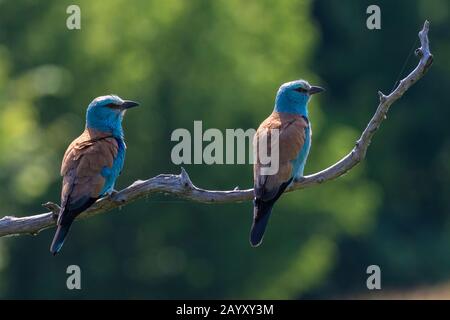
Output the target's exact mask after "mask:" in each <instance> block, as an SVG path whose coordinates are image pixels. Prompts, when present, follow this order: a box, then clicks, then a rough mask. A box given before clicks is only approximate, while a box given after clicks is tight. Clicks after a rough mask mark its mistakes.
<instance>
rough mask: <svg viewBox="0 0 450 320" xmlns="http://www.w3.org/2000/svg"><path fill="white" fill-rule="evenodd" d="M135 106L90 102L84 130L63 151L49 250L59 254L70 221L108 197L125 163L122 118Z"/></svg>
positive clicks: (108, 99) (109, 99) (114, 99)
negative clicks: (57, 206) (56, 214)
mask: <svg viewBox="0 0 450 320" xmlns="http://www.w3.org/2000/svg"><path fill="white" fill-rule="evenodd" d="M137 105H138V103H137V102H134V101H129V100H122V99H121V98H120V97H118V96H115V95H109V96H102V97H98V98H96V99H94V100H93V101H92V102H91V103H90V104H89V106H88V108H87V112H86V128H85V130H84V132H83V133H82V134H81V135H80V136H79V137H78V138H77V139H75V140H74V141H73V142H72V143H71V144H70V145H69V147H68V148H67V150H66V153H65V154H64V158H63V161H62V165H61V175H62V177H63V183H62V191H61V210H60V213H59V217H58V222H57V230H56V233H55V236H54V238H53V241H52V244H51V246H50V251H51V252H52V253H53V254H56V253H58V252H59V251H60V250H61V247H62V245H63V244H64V240H65V238H66V236H67V233H68V232H69V229H70V226H71V225H72V222H73V220H74V219H75V218H76V216H77V215H79V214H80V213H81V212H83V211H84V210H86V209H87V208H89V207H90V206H91V205H92V204H93V203H94V202H95V201H96V200H97V199H99V198H101V197H103V196H105V195H106V194H108V193H111V192H112V191H113V189H114V184H115V182H116V179H117V177H118V176H119V174H120V172H121V171H122V168H123V164H124V161H125V150H126V145H125V141H124V134H123V129H122V120H123V116H124V114H125V112H126V110H128V109H129V108H132V107H135V106H137Z"/></svg>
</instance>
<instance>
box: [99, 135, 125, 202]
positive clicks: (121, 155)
mask: <svg viewBox="0 0 450 320" xmlns="http://www.w3.org/2000/svg"><path fill="white" fill-rule="evenodd" d="M116 141H117V144H118V147H119V148H118V151H117V156H116V158H115V159H114V162H113V165H112V167H111V168H109V167H104V168H103V169H102V172H101V174H102V176H103V177H104V178H105V185H104V186H103V189H102V191H101V192H100V196H101V197H102V196H104V195H105V194H107V193H110V192H111V191H112V190H113V189H114V185H115V183H116V179H117V177H118V176H119V175H120V172H121V171H122V168H123V164H124V162H125V150H126V146H125V142H124V141H123V139H121V138H116Z"/></svg>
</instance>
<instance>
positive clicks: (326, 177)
mask: <svg viewBox="0 0 450 320" xmlns="http://www.w3.org/2000/svg"><path fill="white" fill-rule="evenodd" d="M428 30H429V22H428V21H425V23H424V25H423V28H422V30H421V31H420V32H419V39H420V43H421V47H420V48H418V49H417V50H416V55H417V56H418V57H419V58H420V61H419V64H418V65H417V66H416V68H415V69H414V70H413V71H411V73H410V74H409V75H408V76H407V77H406V78H404V79H403V80H401V81H400V83H399V85H398V86H397V87H396V88H395V89H394V91H392V92H391V93H390V94H389V95H387V96H386V95H384V94H383V93H382V92H380V91H379V92H378V95H379V98H380V102H379V105H378V108H377V110H376V112H375V114H374V115H373V117H372V119H371V120H370V121H369V124H368V125H367V127H366V129H365V130H364V131H363V133H362V134H361V137H360V138H359V139H358V141H357V142H356V145H355V147H354V148H353V150H351V152H350V153H349V154H347V155H346V156H345V157H344V158H342V159H341V160H340V161H338V162H337V163H335V164H333V165H332V166H330V167H328V168H326V169H324V170H322V171H320V172H317V173H315V174H312V175H309V176H305V177H303V178H302V179H301V180H300V181H296V182H295V183H294V184H293V185H292V186H291V187H290V188H289V190H287V191H288V192H290V191H294V190H298V189H303V188H308V187H312V186H315V185H318V184H321V183H323V182H326V181H330V180H333V179H336V178H337V177H339V176H341V175H343V174H345V173H346V172H348V171H349V170H350V169H352V168H353V167H354V166H356V165H357V164H358V163H359V162H360V161H361V160H363V159H364V157H365V156H366V152H367V148H368V147H369V145H370V142H371V140H372V138H373V136H374V134H375V132H376V131H377V130H378V128H379V127H380V125H381V122H383V120H384V119H385V118H386V114H387V112H388V111H389V108H390V106H391V105H392V104H393V103H394V102H395V101H397V100H398V99H399V98H400V97H401V96H402V95H403V94H404V93H405V92H406V91H407V90H408V89H409V88H410V87H411V86H412V85H413V84H414V83H415V82H417V81H418V80H419V79H420V78H422V76H423V75H424V74H425V73H426V72H427V71H428V69H429V68H430V66H431V64H432V62H433V56H432V54H431V53H430V49H429V43H428ZM161 192H162V193H167V194H171V195H174V196H176V197H179V198H183V199H186V200H190V201H195V202H202V203H226V202H240V201H246V200H251V199H252V198H253V189H247V190H238V188H236V189H235V190H230V191H216V190H205V189H201V188H198V187H196V186H195V185H194V184H193V183H192V181H191V180H190V178H189V176H188V174H187V172H186V171H185V170H184V169H183V168H182V169H181V174H180V175H173V174H160V175H158V176H156V177H154V178H150V179H148V180H144V181H142V180H139V181H136V182H134V183H133V184H132V185H131V186H129V187H127V188H125V189H123V190H121V191H120V192H118V193H115V194H113V195H112V196H108V197H105V198H102V199H99V200H98V201H97V202H96V203H95V204H94V205H93V206H92V207H91V208H89V209H88V210H87V211H85V212H83V213H82V214H81V215H80V216H79V217H78V218H87V217H90V216H93V215H96V214H99V213H104V212H107V211H110V210H112V209H114V208H117V207H121V206H124V205H126V204H128V203H130V202H132V201H135V200H137V199H140V198H143V197H146V196H148V195H151V194H154V193H161ZM43 206H44V207H45V208H47V209H48V210H50V212H47V213H43V214H38V215H33V216H28V217H21V218H17V217H11V216H5V217H3V218H2V219H0V237H2V236H7V235H18V234H33V235H35V234H37V233H38V232H39V231H41V230H43V229H46V228H49V227H51V226H54V225H55V221H56V217H57V215H58V212H59V206H58V205H56V204H54V203H51V202H48V203H46V204H44V205H43Z"/></svg>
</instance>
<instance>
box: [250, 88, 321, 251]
mask: <svg viewBox="0 0 450 320" xmlns="http://www.w3.org/2000/svg"><path fill="white" fill-rule="evenodd" d="M322 91H323V89H322V88H321V87H316V86H311V85H310V84H309V83H308V82H307V81H305V80H297V81H292V82H288V83H285V84H283V85H282V86H281V87H280V89H279V90H278V93H277V96H276V99H275V107H274V111H273V112H272V114H271V115H270V116H269V117H268V118H267V119H266V120H264V122H263V123H261V125H260V126H259V128H258V130H257V132H256V135H255V138H254V141H253V145H254V148H255V149H256V150H259V148H261V145H260V144H261V141H271V139H272V138H273V139H275V137H276V136H275V135H274V133H273V130H278V132H279V134H278V141H276V144H277V145H278V152H279V154H277V155H274V154H270V151H271V150H270V149H271V145H268V146H267V149H268V151H269V152H268V153H269V154H270V156H271V158H272V159H273V157H274V156H278V163H279V166H278V170H277V171H276V172H275V173H274V174H267V173H266V172H263V171H262V170H263V169H265V168H266V167H267V166H265V165H263V164H262V163H264V161H261V159H260V158H259V157H260V155H259V152H257V153H256V154H257V159H256V161H255V165H254V168H253V175H254V196H255V197H254V209H253V224H252V228H251V231H250V243H251V245H252V246H258V245H259V244H260V243H261V241H262V238H263V235H264V232H265V229H266V226H267V223H268V221H269V217H270V214H271V212H272V207H273V205H274V203H275V202H276V201H277V200H278V198H279V197H280V196H281V194H282V193H283V192H284V190H285V189H286V188H287V187H288V186H289V185H290V184H291V183H292V182H293V181H294V180H295V179H298V178H300V177H302V176H303V170H304V168H305V163H306V160H307V158H308V154H309V149H310V147H311V123H310V121H309V117H308V102H309V99H310V97H311V95H313V94H315V93H319V92H322ZM271 143H272V144H273V143H274V142H273V141H272V142H271ZM271 164H273V162H272V163H271ZM269 165H270V164H269Z"/></svg>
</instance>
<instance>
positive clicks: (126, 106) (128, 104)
mask: <svg viewBox="0 0 450 320" xmlns="http://www.w3.org/2000/svg"><path fill="white" fill-rule="evenodd" d="M138 105H139V103H137V102H136V101H131V100H125V101H124V102H123V103H122V104H121V107H122V108H123V109H130V108H133V107H137V106H138Z"/></svg>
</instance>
